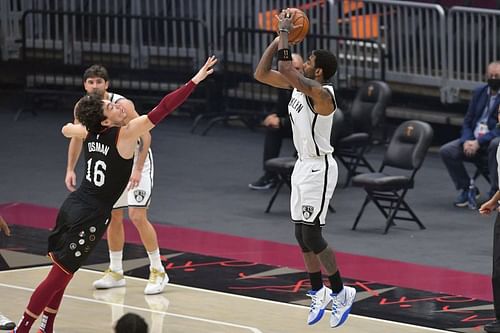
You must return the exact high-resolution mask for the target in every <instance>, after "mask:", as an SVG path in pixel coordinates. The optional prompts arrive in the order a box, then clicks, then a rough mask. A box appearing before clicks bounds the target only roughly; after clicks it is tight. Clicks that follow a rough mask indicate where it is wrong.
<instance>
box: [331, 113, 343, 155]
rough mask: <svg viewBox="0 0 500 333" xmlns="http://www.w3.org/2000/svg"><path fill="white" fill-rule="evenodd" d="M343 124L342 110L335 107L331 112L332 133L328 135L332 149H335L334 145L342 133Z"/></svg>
mask: <svg viewBox="0 0 500 333" xmlns="http://www.w3.org/2000/svg"><path fill="white" fill-rule="evenodd" d="M343 126H344V113H343V112H342V110H341V109H337V110H335V113H334V114H333V119H332V133H331V136H330V143H331V144H332V146H333V149H335V145H336V143H337V141H338V140H339V139H340V137H341V135H342V130H343V128H342V127H343Z"/></svg>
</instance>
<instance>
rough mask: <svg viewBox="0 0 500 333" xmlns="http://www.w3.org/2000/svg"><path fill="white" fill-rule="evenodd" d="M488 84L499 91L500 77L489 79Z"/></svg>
mask: <svg viewBox="0 0 500 333" xmlns="http://www.w3.org/2000/svg"><path fill="white" fill-rule="evenodd" d="M488 86H489V87H490V89H491V90H496V91H498V89H500V79H488Z"/></svg>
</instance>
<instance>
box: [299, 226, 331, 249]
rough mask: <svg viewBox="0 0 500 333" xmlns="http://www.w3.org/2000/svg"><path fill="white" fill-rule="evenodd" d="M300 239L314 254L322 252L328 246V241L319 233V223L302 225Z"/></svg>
mask: <svg viewBox="0 0 500 333" xmlns="http://www.w3.org/2000/svg"><path fill="white" fill-rule="evenodd" d="M302 241H303V242H304V244H305V245H306V247H307V248H309V249H311V251H313V252H314V253H315V254H318V253H320V252H322V251H323V250H324V249H326V248H327V247H328V243H327V242H326V241H325V239H324V238H323V235H322V234H321V227H320V226H319V225H314V226H313V225H303V226H302Z"/></svg>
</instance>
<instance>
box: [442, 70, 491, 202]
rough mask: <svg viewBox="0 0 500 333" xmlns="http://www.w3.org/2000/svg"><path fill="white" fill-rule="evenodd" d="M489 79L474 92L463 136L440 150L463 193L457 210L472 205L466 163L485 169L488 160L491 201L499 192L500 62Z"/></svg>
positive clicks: (458, 198) (458, 188)
mask: <svg viewBox="0 0 500 333" xmlns="http://www.w3.org/2000/svg"><path fill="white" fill-rule="evenodd" d="M486 75H487V80H488V84H486V85H483V86H481V87H479V88H477V89H476V90H474V93H473V95H472V99H471V101H470V103H469V109H468V110H467V113H466V114H465V118H464V123H463V126H462V135H461V136H460V138H459V139H456V140H453V141H451V142H448V143H446V144H444V145H443V146H442V147H441V148H440V150H439V153H440V155H441V158H442V159H443V162H444V164H445V165H446V168H447V169H448V173H449V174H450V177H451V179H452V180H453V183H454V184H455V188H456V189H457V190H458V191H459V194H458V196H457V198H456V199H455V202H454V205H455V206H456V207H466V206H467V204H468V198H467V194H468V188H469V184H470V177H469V175H468V173H467V170H466V169H465V166H464V163H463V162H464V161H470V162H474V163H475V164H476V165H478V166H479V167H481V165H482V164H484V163H485V162H484V161H485V160H486V159H487V163H488V173H489V176H490V180H491V188H490V192H489V195H488V197H491V196H492V195H493V194H494V193H495V192H496V191H497V189H498V175H497V160H496V152H497V147H498V144H499V143H500V128H497V127H496V125H497V123H498V119H497V112H496V110H497V109H498V106H499V105H500V61H495V62H492V63H490V64H489V65H488V70H487V73H486ZM475 191H476V197H479V190H477V189H475Z"/></svg>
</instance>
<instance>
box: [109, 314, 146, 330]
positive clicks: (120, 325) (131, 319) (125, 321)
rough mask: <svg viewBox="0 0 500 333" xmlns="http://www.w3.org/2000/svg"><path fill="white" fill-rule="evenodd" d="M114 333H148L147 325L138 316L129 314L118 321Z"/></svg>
mask: <svg viewBox="0 0 500 333" xmlns="http://www.w3.org/2000/svg"><path fill="white" fill-rule="evenodd" d="M115 333H148V324H147V323H146V321H145V320H144V318H142V317H141V316H139V315H138V314H135V313H130V312H129V313H126V314H124V315H123V316H122V317H121V318H120V319H118V321H117V322H116V325H115Z"/></svg>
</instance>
